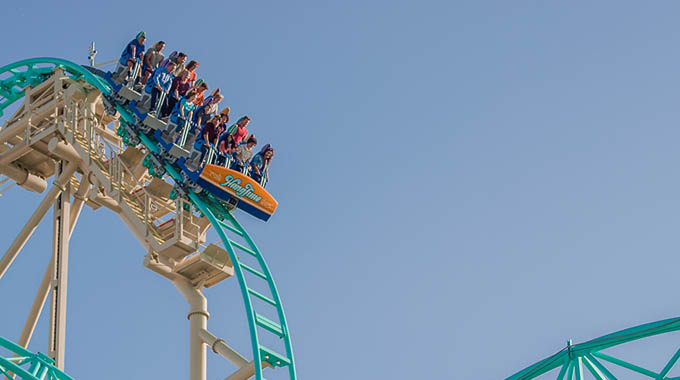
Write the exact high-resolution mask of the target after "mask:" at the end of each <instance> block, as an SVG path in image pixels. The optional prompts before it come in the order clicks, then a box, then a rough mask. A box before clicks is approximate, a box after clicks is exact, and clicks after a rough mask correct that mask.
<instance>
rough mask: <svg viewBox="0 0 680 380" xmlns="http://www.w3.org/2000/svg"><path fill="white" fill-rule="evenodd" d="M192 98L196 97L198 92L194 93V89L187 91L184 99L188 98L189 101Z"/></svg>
mask: <svg viewBox="0 0 680 380" xmlns="http://www.w3.org/2000/svg"><path fill="white" fill-rule="evenodd" d="M192 96H196V91H194V90H193V89H191V90H189V91H187V93H186V94H184V97H185V98H187V99H189V98H190V97H192Z"/></svg>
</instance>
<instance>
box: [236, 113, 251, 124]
mask: <svg viewBox="0 0 680 380" xmlns="http://www.w3.org/2000/svg"><path fill="white" fill-rule="evenodd" d="M243 120H248V121H250V117H248V116H247V115H246V116H243V117H241V118H240V119H238V121H237V122H236V124H238V123H240V122H242V121H243Z"/></svg>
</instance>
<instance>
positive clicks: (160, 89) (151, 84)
mask: <svg viewBox="0 0 680 380" xmlns="http://www.w3.org/2000/svg"><path fill="white" fill-rule="evenodd" d="M174 69H175V62H169V63H168V65H167V66H166V67H159V68H157V69H156V70H155V71H154V72H153V76H152V77H151V79H149V80H148V81H147V82H146V87H145V88H144V92H146V93H147V94H149V93H150V94H151V105H150V107H149V112H155V111H156V108H159V109H163V106H164V104H158V105H157V104H156V101H157V100H158V98H159V96H160V94H161V93H165V94H167V93H169V92H170V86H171V85H172V80H173V79H174V77H173V76H172V74H171V72H172V71H173V70H174Z"/></svg>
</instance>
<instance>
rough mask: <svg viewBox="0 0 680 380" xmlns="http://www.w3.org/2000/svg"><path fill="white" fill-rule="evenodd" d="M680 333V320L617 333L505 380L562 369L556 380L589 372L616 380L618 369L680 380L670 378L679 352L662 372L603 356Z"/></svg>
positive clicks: (604, 379)
mask: <svg viewBox="0 0 680 380" xmlns="http://www.w3.org/2000/svg"><path fill="white" fill-rule="evenodd" d="M678 330H680V317H679V318H671V319H666V320H663V321H658V322H652V323H647V324H644V325H640V326H636V327H631V328H629V329H625V330H621V331H617V332H615V333H612V334H609V335H605V336H601V337H599V338H595V339H591V340H589V341H587V342H584V343H580V344H575V345H570V346H567V347H565V348H564V349H562V350H560V351H559V352H558V353H556V354H554V355H552V356H549V357H547V358H545V359H543V360H541V361H539V362H537V363H534V364H532V365H530V366H529V367H527V368H525V369H523V370H521V371H519V372H517V373H516V374H514V375H512V376H510V377H508V378H507V379H506V380H528V379H535V378H537V377H539V376H541V375H543V374H545V373H547V372H549V371H552V370H555V369H557V368H559V372H558V373H557V380H572V379H577V380H581V379H584V377H583V376H584V373H585V372H586V371H588V372H590V374H591V375H592V376H593V377H594V378H595V379H598V380H615V379H616V377H615V376H614V374H612V372H611V369H612V368H616V367H618V368H619V369H625V370H627V371H632V372H636V373H638V374H641V375H644V376H647V377H649V378H651V379H658V380H680V377H667V375H668V373H669V372H670V371H671V369H673V366H675V364H676V363H677V361H678V359H680V348H679V349H678V350H677V351H676V352H675V354H674V355H673V356H671V358H670V360H669V361H668V362H666V365H665V366H664V367H663V368H660V369H657V370H651V369H647V368H644V367H642V366H639V365H635V364H632V363H630V362H628V361H625V360H621V359H618V358H615V357H613V356H611V355H608V354H605V353H603V352H602V351H603V350H606V349H608V348H611V347H614V346H618V345H620V344H624V343H628V342H632V341H636V340H639V339H643V338H648V337H651V336H654V335H659V334H665V333H670V332H673V331H678ZM678 346H680V344H679V345H678ZM628 373H630V372H628Z"/></svg>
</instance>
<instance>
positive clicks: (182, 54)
mask: <svg viewBox="0 0 680 380" xmlns="http://www.w3.org/2000/svg"><path fill="white" fill-rule="evenodd" d="M186 56H187V55H186V54H184V53H181V52H180V53H179V54H177V58H179V57H186Z"/></svg>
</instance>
